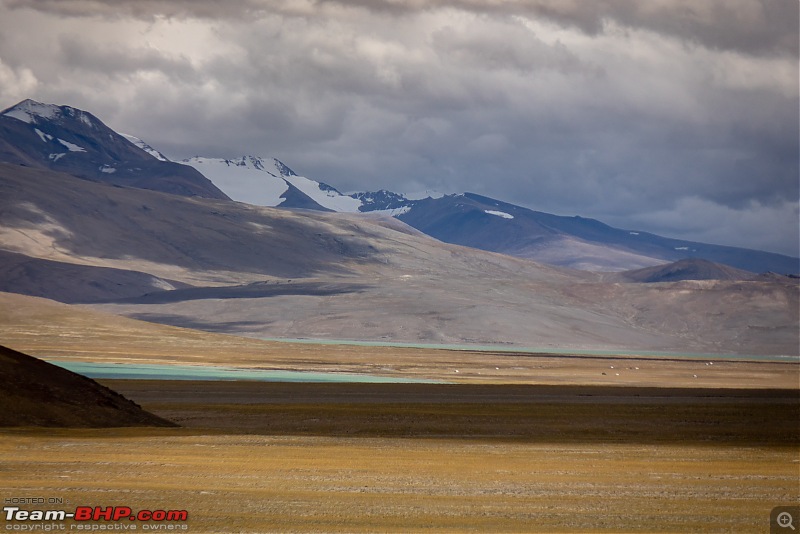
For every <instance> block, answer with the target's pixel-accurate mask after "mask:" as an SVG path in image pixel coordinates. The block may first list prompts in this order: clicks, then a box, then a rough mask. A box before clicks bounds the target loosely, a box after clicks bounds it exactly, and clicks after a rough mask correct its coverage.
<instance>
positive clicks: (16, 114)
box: [3, 99, 61, 124]
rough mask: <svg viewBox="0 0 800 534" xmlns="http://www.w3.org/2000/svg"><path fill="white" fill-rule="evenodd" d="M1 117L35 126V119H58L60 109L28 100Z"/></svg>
mask: <svg viewBox="0 0 800 534" xmlns="http://www.w3.org/2000/svg"><path fill="white" fill-rule="evenodd" d="M3 115H4V116H6V117H11V118H12V119H17V120H20V121H22V122H25V123H28V124H36V123H37V118H40V119H45V120H52V119H55V118H58V117H60V116H61V108H59V107H58V106H56V105H53V104H42V103H41V102H37V101H35V100H30V99H28V100H23V101H22V102H20V103H19V104H17V105H16V106H14V107H13V108H10V109H8V110H7V111H6V112H5V113H3Z"/></svg>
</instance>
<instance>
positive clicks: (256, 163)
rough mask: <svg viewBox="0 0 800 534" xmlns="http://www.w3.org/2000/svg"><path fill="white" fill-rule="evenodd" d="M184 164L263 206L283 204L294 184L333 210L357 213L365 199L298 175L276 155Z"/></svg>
mask: <svg viewBox="0 0 800 534" xmlns="http://www.w3.org/2000/svg"><path fill="white" fill-rule="evenodd" d="M181 163H183V164H185V165H190V166H192V167H194V168H195V169H197V170H198V171H200V172H201V173H202V174H203V175H205V176H206V178H208V179H209V180H211V181H212V182H213V183H214V185H216V186H217V187H219V188H220V189H221V190H222V191H224V192H225V194H227V195H228V196H229V197H231V198H232V199H234V200H238V201H240V202H247V203H249V204H256V205H259V206H279V205H282V204H283V202H284V201H285V200H286V199H285V198H281V196H282V195H284V194H285V193H286V192H287V191H288V189H289V186H290V185H292V186H294V187H295V188H297V190H299V191H300V192H301V193H303V194H304V195H306V196H307V197H308V198H310V199H311V200H313V201H314V202H316V203H317V204H319V205H320V206H322V207H323V208H327V209H329V210H333V211H341V212H357V211H358V208H359V207H360V206H361V201H360V200H358V199H355V198H352V197H348V196H345V195H343V194H341V193H340V192H339V191H337V190H336V189H335V188H333V187H331V186H329V185H327V184H323V183H320V182H316V181H314V180H311V179H309V178H305V177H303V176H298V175H297V173H295V172H294V171H293V170H292V169H290V168H289V167H288V166H287V165H286V164H284V163H283V162H282V161H280V160H277V159H275V158H261V157H257V156H243V157H241V158H237V159H217V158H204V157H200V156H197V157H194V158H189V159H185V160H183V161H182V162H181Z"/></svg>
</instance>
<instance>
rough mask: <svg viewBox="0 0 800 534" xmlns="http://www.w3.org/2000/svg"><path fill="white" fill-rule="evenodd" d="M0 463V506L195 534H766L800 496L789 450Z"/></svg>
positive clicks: (506, 447) (235, 439) (4, 443)
mask: <svg viewBox="0 0 800 534" xmlns="http://www.w3.org/2000/svg"><path fill="white" fill-rule="evenodd" d="M0 452H2V456H3V458H5V460H3V464H4V477H3V480H4V482H3V483H2V486H3V487H2V494H3V495H6V496H8V495H11V496H17V495H24V496H48V497H49V496H59V497H63V498H65V499H67V500H68V502H69V503H70V505H90V506H96V505H97V506H110V505H125V506H131V507H132V508H134V509H167V510H169V509H185V510H188V511H189V526H190V530H191V531H192V532H298V531H307V532H364V531H366V532H415V531H423V530H427V531H460V532H579V531H584V532H587V531H589V532H596V531H611V532H620V531H626V532H678V531H680V532H719V531H727V532H765V531H766V530H767V528H766V525H767V524H768V518H769V511H770V509H771V508H772V506H774V505H775V504H782V503H786V502H792V499H795V500H796V499H797V497H798V496H797V479H796V471H797V468H798V464H797V454H796V452H797V451H796V449H793V448H781V447H778V448H768V449H760V448H753V447H747V446H723V447H713V446H707V445H680V444H672V445H669V446H654V445H642V444H630V443H606V444H602V445H599V444H568V445H564V444H559V443H525V442H506V441H492V440H444V439H402V438H356V439H354V438H336V437H309V436H305V437H300V436H269V435H246V434H216V433H190V432H187V431H181V430H177V431H160V432H145V431H142V430H139V431H136V430H124V431H123V430H112V431H77V430H69V431H66V430H62V431H56V432H52V431H49V432H46V433H44V432H42V433H39V434H37V433H32V432H30V431H28V432H13V431H5V432H3V439H2V440H1V441H0ZM12 481H13V483H11V482H12ZM68 507H69V505H68Z"/></svg>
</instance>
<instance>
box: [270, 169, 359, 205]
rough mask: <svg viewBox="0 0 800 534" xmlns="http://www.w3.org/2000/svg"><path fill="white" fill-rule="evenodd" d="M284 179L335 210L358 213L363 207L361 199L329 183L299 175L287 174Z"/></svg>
mask: <svg viewBox="0 0 800 534" xmlns="http://www.w3.org/2000/svg"><path fill="white" fill-rule="evenodd" d="M276 161H277V160H276ZM284 179H285V180H286V181H287V182H289V183H291V184H292V185H293V186H295V187H296V188H297V189H299V190H300V191H302V192H303V193H305V194H306V195H307V196H308V197H309V198H311V200H313V201H314V202H316V203H317V204H319V205H320V206H322V207H324V208H328V209H330V210H333V211H342V212H347V213H356V212H358V208H359V207H361V201H360V200H358V199H355V198H352V197H348V196H345V195H343V194H341V193H340V192H339V191H337V190H336V189H334V188H332V187H331V186H329V185H326V184H321V183H319V182H315V181H314V180H310V179H308V178H304V177H302V176H297V175H294V176H285V177H284Z"/></svg>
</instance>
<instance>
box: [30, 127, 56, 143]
mask: <svg viewBox="0 0 800 534" xmlns="http://www.w3.org/2000/svg"><path fill="white" fill-rule="evenodd" d="M33 131H35V132H36V135H38V136H39V139H41V140H42V142H43V143H49V142H50V141H52V140H53V136H52V135H50V134H46V133H44V132H43V131H41V130H40V129H39V128H34V129H33Z"/></svg>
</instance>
